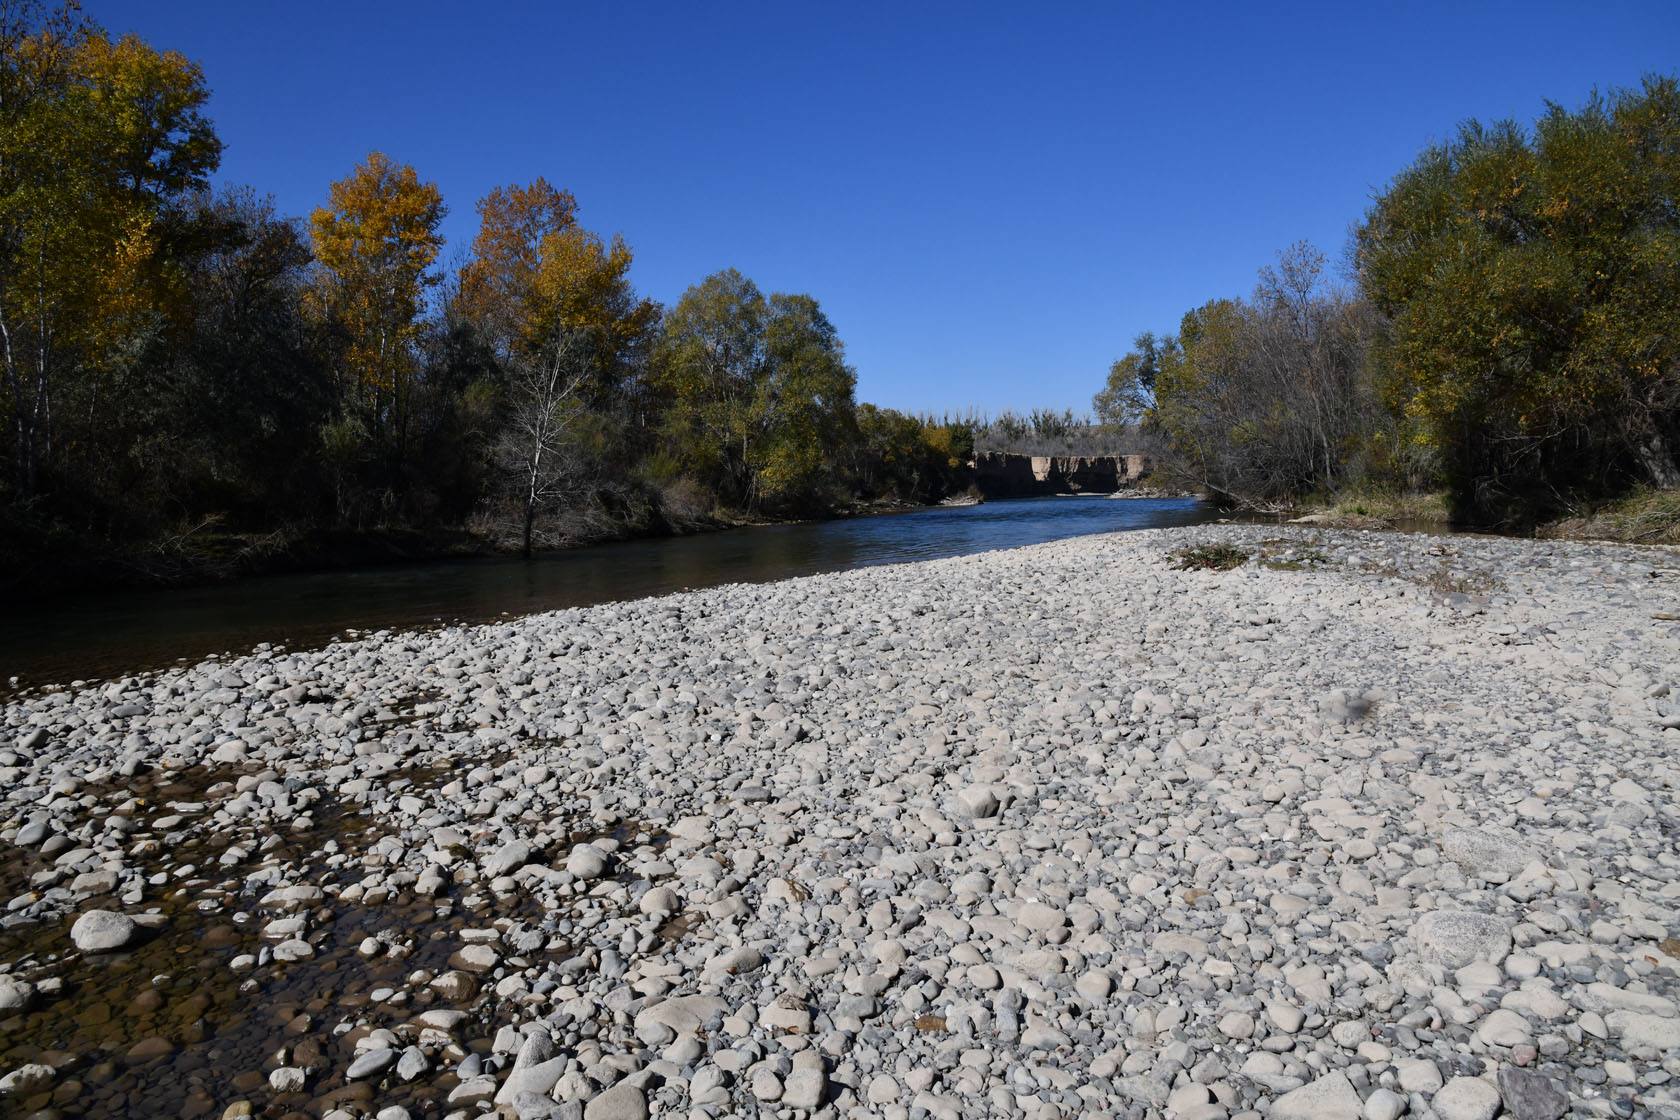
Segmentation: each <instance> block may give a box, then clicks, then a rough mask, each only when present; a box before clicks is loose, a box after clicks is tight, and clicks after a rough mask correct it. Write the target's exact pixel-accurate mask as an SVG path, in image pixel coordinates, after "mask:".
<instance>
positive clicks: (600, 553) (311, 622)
mask: <svg viewBox="0 0 1680 1120" xmlns="http://www.w3.org/2000/svg"><path fill="white" fill-rule="evenodd" d="M1212 516H1213V512H1212V509H1211V507H1209V506H1206V505H1204V504H1203V503H1201V502H1198V501H1196V500H1194V499H1189V498H1166V499H1148V498H1136V499H1124V500H1107V499H1103V498H1095V497H1082V498H1023V499H1017V500H1012V501H996V502H987V503H986V504H984V505H979V506H966V507H960V508H952V509H943V508H942V509H926V510H917V511H915V512H912V513H899V514H884V515H881V516H876V517H859V518H851V519H847V520H843V521H823V522H810V523H805V524H798V525H768V526H761V527H754V528H748V529H733V530H729V531H727V532H719V533H702V534H697V535H695V536H690V537H672V538H665V539H659V540H642V541H629V542H625V543H622V544H610V545H598V546H595V547H591V548H581V549H575V550H572V551H569V552H559V553H553V554H550V555H546V556H542V557H539V558H537V559H535V560H532V561H525V560H521V559H516V558H510V559H502V558H497V559H472V560H451V561H445V562H434V563H425V564H407V565H392V566H386V567H378V568H362V569H358V570H354V571H330V572H309V573H297V574H289V575H280V576H264V577H260V578H255V579H246V580H239V581H236V582H232V583H225V584H215V585H211V586H205V587H191V588H173V589H168V590H156V591H123V592H108V593H96V594H87V595H81V596H75V597H70V598H64V599H58V600H54V601H50V602H43V603H41V604H38V605H36V606H33V607H26V608H23V609H14V610H12V611H10V612H8V613H7V614H6V616H5V617H3V618H0V689H3V688H4V686H5V684H6V682H7V679H8V678H11V677H16V678H18V680H17V684H19V685H22V686H25V687H27V686H31V685H40V684H48V683H66V682H68V681H71V680H74V679H84V678H98V677H110V676H120V675H123V674H126V673H134V672H140V671H144V670H151V669H161V668H166V667H168V666H169V665H172V664H174V663H175V662H177V661H198V660H200V659H202V658H204V657H206V656H208V655H210V654H213V653H241V652H245V651H248V650H249V649H251V647H253V646H255V645H257V644H258V643H260V642H272V643H275V644H278V645H284V646H287V647H290V648H306V647H312V646H318V645H322V644H325V643H326V642H328V641H330V640H332V639H333V638H334V637H336V636H341V635H344V634H345V632H346V631H347V630H350V631H357V630H362V631H365V630H380V629H387V628H390V629H398V628H405V627H416V626H428V625H434V624H437V623H446V622H456V621H459V622H484V621H489V620H492V619H496V618H499V617H502V616H504V615H521V614H530V613H533V612H538V611H546V610H555V609H558V608H561V607H575V606H587V605H589V604H592V603H603V602H610V601H613V600H619V599H635V598H640V597H643V596H647V595H660V594H664V593H667V592H671V591H679V590H683V589H685V588H695V587H712V586H716V585H718V584H724V583H744V582H763V581H767V580H775V579H784V578H787V577H789V576H800V575H810V574H813V573H816V572H832V571H841V570H844V569H848V568H857V567H863V566H865V565H869V564H888V563H894V562H899V561H907V560H931V559H934V558H937V557H941V556H964V555H969V554H972V553H977V552H989V551H991V550H993V549H998V548H1014V547H1017V546H1020V545H1028V544H1037V543H1040V542H1042V541H1050V540H1058V539H1061V538H1064V537H1076V536H1083V535H1085V534H1088V533H1106V532H1114V531H1117V530H1126V529H1154V528H1164V527H1168V526H1174V525H1188V524H1193V523H1196V522H1200V521H1206V520H1208V519H1209V518H1210V517H1212Z"/></svg>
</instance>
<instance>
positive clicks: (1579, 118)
mask: <svg viewBox="0 0 1680 1120" xmlns="http://www.w3.org/2000/svg"><path fill="white" fill-rule="evenodd" d="M1677 197H1680V85H1677V84H1676V82H1675V80H1674V79H1673V78H1653V79H1648V80H1647V81H1646V82H1645V83H1644V84H1643V86H1642V87H1641V88H1639V89H1636V90H1619V91H1615V92H1613V93H1611V94H1608V95H1604V96H1594V97H1592V98H1590V99H1589V100H1588V101H1587V102H1586V103H1585V104H1584V105H1583V106H1582V107H1581V108H1580V109H1578V110H1575V111H1569V110H1566V109H1564V108H1562V107H1560V106H1557V105H1549V106H1548V107H1547V110H1546V113H1545V114H1544V115H1543V116H1542V117H1541V118H1540V120H1539V121H1538V122H1537V123H1536V125H1535V127H1534V129H1533V131H1532V133H1530V132H1529V131H1528V130H1525V129H1524V128H1522V127H1520V126H1519V125H1517V124H1516V123H1514V122H1510V121H1506V122H1501V123H1498V124H1494V125H1482V124H1479V123H1477V122H1474V121H1472V122H1470V123H1469V124H1466V125H1465V126H1463V127H1462V128H1461V129H1460V131H1459V134H1458V136H1457V137H1456V138H1455V139H1454V140H1452V141H1451V142H1449V143H1446V144H1441V145H1438V146H1435V147H1431V148H1429V149H1427V150H1426V151H1424V152H1423V153H1422V154H1421V155H1420V156H1419V157H1418V158H1417V159H1416V160H1415V161H1414V162H1413V163H1412V164H1411V166H1409V167H1407V168H1406V169H1405V170H1404V171H1402V172H1401V173H1400V174H1399V175H1398V176H1396V177H1395V179H1394V180H1393V181H1392V182H1391V183H1390V184H1389V185H1388V186H1387V187H1386V188H1385V189H1384V190H1383V192H1382V194H1381V195H1380V196H1379V197H1378V199H1377V201H1376V204H1375V205H1374V206H1373V207H1372V209H1371V211H1370V213H1369V214H1368V215H1367V217H1366V220H1365V222H1364V224H1363V225H1362V226H1361V227H1360V229H1359V231H1358V235H1357V254H1358V256H1357V261H1358V269H1359V279H1360V285H1361V288H1362V290H1363V291H1364V293H1365V294H1366V295H1367V296H1368V297H1369V298H1370V299H1371V300H1372V301H1374V302H1375V304H1376V305H1377V306H1378V307H1379V308H1380V309H1381V310H1382V311H1383V312H1384V313H1385V314H1386V315H1388V316H1389V317H1390V319H1391V320H1392V327H1391V330H1390V332H1389V336H1388V337H1389V341H1388V344H1387V345H1386V346H1385V347H1384V348H1383V349H1382V352H1381V355H1382V358H1383V361H1384V364H1385V368H1386V370H1387V373H1388V376H1389V391H1390V395H1391V399H1392V401H1393V403H1394V405H1395V407H1396V408H1398V409H1400V410H1403V411H1404V412H1405V413H1406V414H1407V415H1408V416H1409V417H1411V418H1413V419H1415V420H1416V421H1417V422H1418V423H1419V424H1420V427H1421V432H1422V435H1423V438H1425V439H1426V440H1427V441H1429V443H1430V444H1431V445H1432V446H1434V447H1435V448H1437V449H1438V450H1439V451H1440V452H1441V453H1442V454H1443V455H1444V456H1445V457H1446V459H1447V462H1448V463H1449V465H1450V466H1451V468H1452V474H1453V477H1454V481H1455V483H1456V485H1457V488H1458V490H1459V492H1460V494H1461V496H1463V497H1464V498H1465V499H1466V500H1467V501H1469V502H1470V503H1471V504H1472V505H1475V506H1477V507H1480V510H1481V512H1484V513H1485V512H1503V513H1509V514H1511V515H1513V516H1526V515H1533V514H1536V513H1543V512H1544V507H1546V506H1547V505H1550V504H1554V503H1556V502H1557V501H1558V495H1560V494H1563V493H1567V492H1570V491H1577V492H1578V491H1581V490H1586V491H1591V490H1593V489H1605V488H1614V487H1615V486H1617V485H1619V482H1620V480H1623V479H1626V478H1628V477H1630V476H1631V477H1643V478H1644V479H1645V480H1647V481H1649V482H1651V483H1654V484H1656V485H1659V486H1665V487H1674V486H1680V463H1677V461H1676V452H1677V450H1680V209H1677V207H1676V201H1675V200H1676V198H1677Z"/></svg>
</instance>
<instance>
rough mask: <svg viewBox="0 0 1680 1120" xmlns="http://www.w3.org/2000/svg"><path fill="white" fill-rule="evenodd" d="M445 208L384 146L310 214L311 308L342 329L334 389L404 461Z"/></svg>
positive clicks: (397, 459) (433, 186) (392, 454)
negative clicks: (419, 346)
mask: <svg viewBox="0 0 1680 1120" xmlns="http://www.w3.org/2000/svg"><path fill="white" fill-rule="evenodd" d="M445 213H446V210H445V207H444V204H443V196H442V195H441V194H440V193H439V191H438V188H437V186H436V184H434V183H428V182H422V181H421V179H420V176H419V175H418V174H417V173H416V172H415V170H414V168H412V167H410V166H408V165H407V164H398V163H396V162H395V161H393V160H392V159H390V158H389V157H388V156H386V155H385V154H384V153H382V152H372V153H369V155H368V158H367V161H366V162H365V163H362V164H360V165H359V166H358V167H357V168H356V169H355V170H354V171H353V172H351V173H350V175H349V176H347V177H346V178H344V179H341V180H339V181H338V182H336V183H334V184H332V186H331V188H330V190H329V195H328V203H327V205H326V206H323V207H320V208H318V209H316V210H315V212H314V213H313V214H312V215H311V216H310V221H309V229H310V239H311V242H312V244H313V247H314V252H315V259H316V262H317V265H318V271H317V274H316V277H315V282H314V284H313V286H312V288H311V293H310V294H311V303H312V306H313V307H314V309H315V311H316V313H317V315H319V316H320V317H322V318H323V319H325V320H328V321H330V322H332V323H333V324H335V325H336V326H337V327H338V328H339V329H340V330H341V332H342V339H343V343H342V348H341V351H340V355H339V359H338V362H339V381H340V391H341V393H342V396H343V399H344V401H345V403H346V406H347V407H348V408H350V409H352V410H353V411H355V412H357V413H358V419H359V422H360V423H362V424H364V425H365V426H366V428H367V430H368V431H369V432H370V433H371V434H372V436H373V438H374V439H375V440H376V442H378V443H380V444H381V445H382V447H383V449H384V450H385V451H386V453H387V454H388V455H389V456H390V457H391V458H392V459H393V461H394V462H397V463H400V462H401V460H402V457H403V454H404V445H405V441H406V437H407V419H408V416H407V408H408V403H409V394H410V390H411V387H412V386H411V380H412V378H413V376H414V373H415V370H416V368H417V361H416V359H417V353H416V343H417V341H418V339H419V337H420V332H421V322H420V313H421V310H422V308H423V306H424V298H425V293H426V291H427V289H429V288H431V287H432V286H433V285H435V284H436V283H438V280H439V277H438V276H437V275H436V274H434V273H433V272H431V267H432V264H433V262H434V261H435V260H436V259H437V254H438V250H439V248H441V247H442V244H443V239H442V237H441V236H440V235H439V233H438V225H439V223H440V222H442V221H443V217H444V215H445Z"/></svg>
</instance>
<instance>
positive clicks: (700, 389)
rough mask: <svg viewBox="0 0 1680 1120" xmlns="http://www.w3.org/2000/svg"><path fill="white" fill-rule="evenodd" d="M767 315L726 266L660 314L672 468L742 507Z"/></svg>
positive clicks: (659, 372)
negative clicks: (752, 413) (697, 477)
mask: <svg viewBox="0 0 1680 1120" xmlns="http://www.w3.org/2000/svg"><path fill="white" fill-rule="evenodd" d="M769 315H770V309H769V305H768V303H767V302H766V300H765V298H764V294H763V293H762V292H760V291H759V290H758V285H756V284H754V283H753V282H752V281H751V280H748V279H747V278H746V277H745V276H743V275H741V273H739V272H737V271H736V270H735V269H733V268H731V269H726V270H725V271H723V272H717V273H713V274H712V275H711V276H708V277H706V279H705V280H703V281H701V282H700V283H699V284H697V285H695V286H694V287H691V288H689V289H688V290H687V291H685V292H684V293H683V296H682V298H681V299H680V300H678V301H677V304H676V306H675V307H673V308H672V309H671V311H670V313H669V314H667V315H666V316H665V324H664V331H663V333H662V335H661V337H660V339H659V343H658V346H657V348H656V351H655V371H656V374H655V375H656V377H657V379H658V388H659V391H660V394H661V396H662V397H663V398H664V403H665V406H666V408H665V435H666V440H667V443H668V444H669V445H670V446H671V449H672V452H673V455H674V457H675V459H676V461H677V463H678V464H679V465H680V467H681V468H683V469H684V470H687V471H689V472H690V473H693V474H695V475H698V476H699V477H701V478H702V479H704V480H705V481H706V482H707V483H708V484H709V485H710V486H711V487H712V489H713V490H714V491H716V492H720V493H722V494H724V495H726V496H727V499H728V500H730V501H734V502H740V503H748V502H750V499H751V495H752V491H753V487H752V453H751V441H752V436H753V433H752V430H751V417H750V412H751V404H752V398H753V396H754V395H755V394H756V392H757V388H758V384H759V382H760V381H761V380H762V379H763V376H764V368H763V367H764V328H765V323H766V322H767V320H768V319H769Z"/></svg>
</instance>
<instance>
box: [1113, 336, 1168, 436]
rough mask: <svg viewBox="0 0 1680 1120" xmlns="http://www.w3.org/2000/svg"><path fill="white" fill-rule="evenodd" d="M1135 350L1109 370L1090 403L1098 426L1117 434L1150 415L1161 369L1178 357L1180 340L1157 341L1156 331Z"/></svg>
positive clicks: (1140, 338) (1135, 345)
mask: <svg viewBox="0 0 1680 1120" xmlns="http://www.w3.org/2000/svg"><path fill="white" fill-rule="evenodd" d="M1132 346H1133V349H1132V350H1130V351H1128V352H1127V353H1126V354H1125V355H1124V356H1123V357H1119V358H1116V359H1115V360H1114V363H1113V364H1112V365H1110V366H1109V367H1108V382H1107V384H1106V385H1104V386H1103V388H1102V390H1101V391H1100V392H1098V393H1097V395H1096V397H1095V398H1093V399H1092V401H1091V407H1092V408H1094V409H1095V410H1096V413H1097V422H1098V423H1099V424H1101V425H1103V426H1104V427H1106V428H1111V429H1114V430H1117V431H1118V430H1123V429H1126V428H1130V427H1135V426H1136V425H1137V424H1139V423H1141V422H1142V421H1143V419H1144V418H1145V417H1146V416H1147V415H1148V414H1149V410H1150V409H1151V408H1152V407H1154V404H1155V383H1156V381H1157V380H1158V379H1159V378H1160V376H1161V367H1162V366H1163V365H1166V364H1168V363H1172V362H1176V361H1177V360H1178V357H1179V353H1178V339H1176V338H1174V337H1173V336H1172V335H1166V336H1164V337H1161V338H1157V337H1155V334H1154V332H1153V331H1144V332H1143V333H1142V334H1140V335H1138V336H1137V337H1136V338H1135V339H1133V340H1132Z"/></svg>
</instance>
